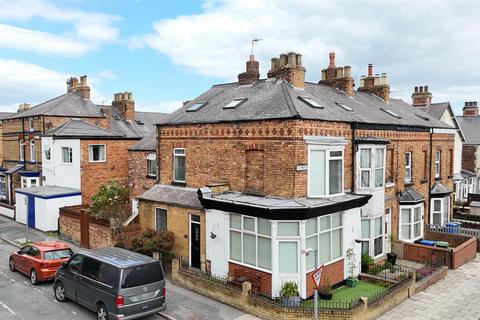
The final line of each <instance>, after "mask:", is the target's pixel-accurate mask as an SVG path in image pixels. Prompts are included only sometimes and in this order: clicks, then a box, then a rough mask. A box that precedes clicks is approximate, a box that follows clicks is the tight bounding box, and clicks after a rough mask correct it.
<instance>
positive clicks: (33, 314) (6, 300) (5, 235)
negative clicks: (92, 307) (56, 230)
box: [0, 216, 259, 320]
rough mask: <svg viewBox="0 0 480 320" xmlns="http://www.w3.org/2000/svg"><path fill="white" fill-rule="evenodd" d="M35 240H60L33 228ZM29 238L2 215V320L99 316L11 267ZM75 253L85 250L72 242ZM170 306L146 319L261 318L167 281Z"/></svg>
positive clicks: (22, 227) (80, 319)
mask: <svg viewBox="0 0 480 320" xmlns="http://www.w3.org/2000/svg"><path fill="white" fill-rule="evenodd" d="M28 239H29V240H30V241H32V242H37V241H45V240H50V241H55V240H57V241H58V240H59V239H58V238H57V237H55V236H54V234H46V233H43V232H41V231H39V230H34V229H29V230H28ZM25 240H26V228H25V225H23V224H20V223H18V222H16V221H14V220H12V219H10V218H7V217H3V216H0V319H1V320H9V319H14V320H19V319H21V320H33V319H35V320H43V319H45V320H47V319H48V320H57V319H58V320H63V319H75V320H77V319H78V320H83V319H95V318H96V316H95V314H94V313H93V312H91V311H89V310H87V309H85V308H83V307H82V306H79V305H78V304H76V303H73V302H71V301H69V302H67V303H59V302H57V301H56V300H55V298H54V295H53V289H52V282H46V283H41V284H39V285H37V286H33V285H31V284H30V282H29V279H28V277H27V276H25V275H23V274H20V273H18V272H14V273H13V272H11V271H10V270H9V269H8V258H9V256H10V253H11V252H12V251H13V250H15V249H16V247H19V246H21V244H22V243H24V242H25ZM69 244H70V246H71V248H72V250H73V251H74V252H76V251H79V250H85V249H84V248H80V247H78V246H77V245H75V244H71V243H69ZM166 282H167V283H166V287H167V309H166V310H165V311H163V312H162V313H160V314H158V315H153V316H151V317H148V318H144V319H146V320H160V319H167V320H259V319H258V318H256V317H253V316H251V315H248V314H245V313H243V312H241V311H239V310H237V309H235V308H232V307H230V306H228V305H225V304H223V303H220V302H218V301H216V300H213V299H210V298H207V297H205V296H202V295H200V294H197V293H195V292H193V291H189V290H186V289H184V288H182V287H179V286H177V285H175V284H173V283H171V282H170V281H168V280H167V281H166Z"/></svg>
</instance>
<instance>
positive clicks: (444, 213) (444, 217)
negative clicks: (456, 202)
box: [430, 197, 451, 226]
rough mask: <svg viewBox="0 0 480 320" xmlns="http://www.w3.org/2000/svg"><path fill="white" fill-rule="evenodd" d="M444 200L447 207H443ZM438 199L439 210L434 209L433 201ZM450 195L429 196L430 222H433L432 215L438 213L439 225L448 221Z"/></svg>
mask: <svg viewBox="0 0 480 320" xmlns="http://www.w3.org/2000/svg"><path fill="white" fill-rule="evenodd" d="M445 200H447V203H448V208H445ZM436 201H440V211H437V210H435V202H436ZM450 202H451V201H450V197H443V198H431V204H430V208H431V210H430V224H433V215H434V214H440V225H442V226H443V225H445V224H447V223H449V222H450Z"/></svg>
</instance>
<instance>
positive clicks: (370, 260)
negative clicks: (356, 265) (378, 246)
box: [362, 254, 373, 266]
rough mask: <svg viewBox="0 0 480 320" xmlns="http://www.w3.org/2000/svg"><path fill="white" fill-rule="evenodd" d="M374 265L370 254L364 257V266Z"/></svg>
mask: <svg viewBox="0 0 480 320" xmlns="http://www.w3.org/2000/svg"><path fill="white" fill-rule="evenodd" d="M372 263H373V258H372V257H370V256H369V255H368V254H364V255H362V264H363V265H367V266H369V265H371V264H372Z"/></svg>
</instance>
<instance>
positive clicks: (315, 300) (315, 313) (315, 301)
mask: <svg viewBox="0 0 480 320" xmlns="http://www.w3.org/2000/svg"><path fill="white" fill-rule="evenodd" d="M312 252H313V254H314V259H315V270H317V268H318V261H317V252H318V250H316V249H312V248H306V249H305V250H303V251H302V253H303V254H305V257H307V256H308V255H309V254H310V253H312ZM313 319H315V320H318V290H317V286H316V285H315V289H314V291H313Z"/></svg>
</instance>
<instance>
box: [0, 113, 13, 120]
mask: <svg viewBox="0 0 480 320" xmlns="http://www.w3.org/2000/svg"><path fill="white" fill-rule="evenodd" d="M14 114H15V112H0V120H3V119H5V118H7V117H11V116H12V115H14Z"/></svg>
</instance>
